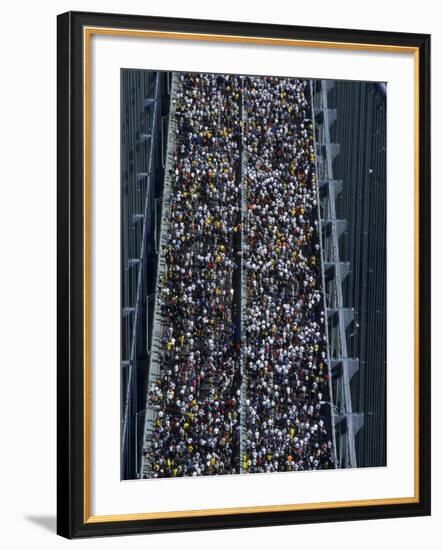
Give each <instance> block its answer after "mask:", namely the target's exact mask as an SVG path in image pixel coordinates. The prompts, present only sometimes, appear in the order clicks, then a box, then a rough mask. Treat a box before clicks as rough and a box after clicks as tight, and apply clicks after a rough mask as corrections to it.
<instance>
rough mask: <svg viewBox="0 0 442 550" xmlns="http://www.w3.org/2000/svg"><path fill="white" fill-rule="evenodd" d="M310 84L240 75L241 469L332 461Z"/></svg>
mask: <svg viewBox="0 0 442 550" xmlns="http://www.w3.org/2000/svg"><path fill="white" fill-rule="evenodd" d="M309 101H310V98H309V86H308V82H307V81H305V80H304V81H303V80H297V79H293V78H273V77H251V78H247V80H246V83H245V110H246V120H247V126H246V130H245V138H246V152H247V153H246V154H247V160H246V181H245V187H246V189H247V216H246V223H245V234H246V243H245V247H244V248H245V250H244V267H245V271H246V287H247V307H246V313H245V327H246V336H247V341H246V347H245V362H246V370H245V372H246V376H247V402H246V410H247V418H246V427H247V431H246V445H245V451H244V454H243V456H242V466H243V470H244V471H248V472H274V471H290V470H312V469H315V470H316V469H324V468H332V467H334V458H333V457H334V454H333V446H332V442H331V437H330V433H329V428H328V426H327V423H326V417H325V415H324V412H325V411H324V410H323V405H322V404H321V402H323V399H324V395H325V394H326V387H327V384H328V369H327V362H326V361H327V357H326V336H325V334H326V332H325V314H324V304H323V297H322V294H321V283H322V281H321V266H320V245H319V231H320V228H319V226H318V218H319V216H318V206H317V191H316V185H317V182H316V179H315V150H314V135H313V123H312V120H311V119H309V116H310V107H309Z"/></svg>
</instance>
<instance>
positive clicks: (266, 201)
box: [145, 73, 334, 477]
mask: <svg viewBox="0 0 442 550" xmlns="http://www.w3.org/2000/svg"><path fill="white" fill-rule="evenodd" d="M309 101H310V98H309V87H308V83H307V82H306V81H303V80H297V79H284V78H272V77H247V78H244V79H241V78H240V77H236V76H227V75H211V74H200V73H183V74H181V75H180V76H179V85H178V90H177V94H176V104H175V110H176V123H177V128H176V149H175V155H174V166H173V171H172V173H171V192H170V210H169V213H168V229H167V232H168V236H167V245H166V246H165V250H164V252H163V253H164V260H165V266H166V269H165V273H164V275H163V277H162V278H161V280H160V284H159V292H160V302H161V304H162V305H161V315H162V327H163V334H162V340H161V344H160V352H159V363H160V375H159V377H158V379H157V380H155V381H154V382H153V384H152V386H151V387H150V388H149V399H150V403H151V405H152V406H154V407H155V408H156V409H157V411H158V412H157V415H156V419H155V426H154V431H153V435H152V439H151V445H150V446H149V447H148V448H146V449H145V456H146V459H147V460H148V461H149V463H150V466H151V472H152V476H154V477H175V476H197V475H198V476H199V475H211V474H225V473H238V472H239V471H240V470H241V471H244V472H273V471H290V470H307V469H322V468H331V467H334V461H333V448H332V443H331V437H330V433H329V426H328V425H327V422H326V416H325V411H324V410H323V405H321V402H323V400H324V399H325V397H324V396H326V387H327V384H328V378H327V374H328V370H327V361H326V339H325V316H324V305H323V298H322V294H321V270H320V268H321V266H320V254H319V226H318V208H317V191H316V185H317V183H316V180H315V168H314V161H315V156H314V155H315V153H314V137H313V127H312V121H311V120H310V119H309V116H310V104H309ZM241 104H243V105H244V113H242V112H241ZM242 116H244V119H245V121H246V124H245V128H244V129H243V127H242V122H241V120H242ZM242 140H244V143H245V151H244V152H245V175H244V184H245V190H244V193H245V197H246V211H247V213H246V216H245V220H244V221H245V225H244V228H243V230H242V232H241V219H242V213H241V201H240V197H241V193H242V189H241V170H240V161H241V155H240V152H241V143H242ZM241 233H243V235H244V243H243V251H242V252H241V240H240V235H241ZM241 253H242V254H243V257H242V258H241ZM241 262H242V264H243V269H244V273H245V287H246V295H247V299H246V308H245V311H244V312H243V315H244V321H243V322H244V327H245V345H244V346H243V349H241V346H240V335H239V334H238V323H237V322H236V321H237V315H238V311H239V308H240V299H239V298H240V297H239V296H238V295H237V294H238V292H239V291H238V290H235V289H238V287H239V286H240V285H238V284H237V283H238V282H239V279H238V278H237V275H238V271H239V269H240V264H241ZM241 354H242V355H241ZM241 357H242V359H243V361H244V363H243V364H244V371H245V378H244V383H243V384H242V381H241V373H240V361H241ZM241 388H242V389H243V390H245V393H244V396H241ZM241 397H243V399H244V398H246V402H245V407H244V406H243V407H242V408H241ZM241 410H243V411H245V418H242V419H241V422H240V411H241ZM241 425H242V428H243V433H241V427H240V426H241ZM244 429H245V432H244ZM240 438H242V443H243V454H242V456H240V455H241V453H240Z"/></svg>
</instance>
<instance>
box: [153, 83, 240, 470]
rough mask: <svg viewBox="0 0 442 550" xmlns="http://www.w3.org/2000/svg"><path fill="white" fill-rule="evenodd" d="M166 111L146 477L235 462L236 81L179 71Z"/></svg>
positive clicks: (237, 397)
mask: <svg viewBox="0 0 442 550" xmlns="http://www.w3.org/2000/svg"><path fill="white" fill-rule="evenodd" d="M175 111H176V122H177V128H176V151H175V156H174V167H173V173H172V174H171V176H172V183H171V193H170V201H171V203H170V212H169V220H168V221H169V230H168V241H167V245H166V247H165V253H164V257H165V262H166V271H165V274H164V276H163V278H162V280H161V281H160V293H161V300H160V301H161V303H162V311H161V313H162V324H163V326H164V332H163V336H162V341H161V349H160V376H159V378H158V380H157V381H155V382H154V383H153V385H152V387H151V388H150V389H149V391H150V402H151V404H153V405H155V406H156V407H157V408H159V409H160V412H159V413H158V415H157V419H156V422H155V428H154V433H153V437H152V445H151V448H150V449H145V453H146V455H149V456H148V460H149V461H150V463H151V470H152V475H153V476H154V477H175V476H190V475H192V476H196V475H210V474H224V473H232V472H234V471H238V470H239V454H238V448H239V447H238V446H239V435H240V434H239V400H240V392H239V385H240V378H239V345H238V343H237V342H236V335H235V324H234V319H233V311H234V306H233V304H234V300H235V298H236V297H235V296H234V291H233V283H232V277H233V274H234V271H235V269H237V264H238V258H239V256H238V254H239V248H238V239H237V235H238V234H239V223H240V207H239V204H238V196H239V190H240V183H239V158H240V155H239V142H240V137H241V128H240V87H239V81H238V79H237V78H236V77H231V76H222V75H210V74H192V73H185V74H181V75H180V79H179V85H178V91H177V95H176V105H175Z"/></svg>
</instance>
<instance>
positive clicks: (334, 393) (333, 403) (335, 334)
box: [310, 80, 364, 468]
mask: <svg viewBox="0 0 442 550" xmlns="http://www.w3.org/2000/svg"><path fill="white" fill-rule="evenodd" d="M310 85H311V89H312V106H313V120H314V122H315V138H316V139H315V148H316V173H317V179H318V194H319V211H320V223H321V255H322V266H323V278H324V280H323V284H324V287H323V288H324V298H325V308H326V314H327V325H328V327H327V339H328V354H329V355H328V358H329V368H330V373H331V378H330V379H331V382H332V383H331V388H330V401H329V402H328V405H329V406H330V410H331V418H332V422H333V423H334V437H335V439H336V441H335V449H336V458H337V467H339V468H356V467H357V456H356V445H355V438H356V435H357V433H358V431H359V430H360V429H361V428H362V427H363V424H364V416H363V414H360V413H357V412H355V411H354V410H353V404H352V395H351V379H352V377H353V376H354V375H355V374H356V372H357V371H358V369H359V361H358V359H357V358H353V357H349V356H348V345H347V338H348V337H347V329H348V327H349V326H350V324H351V323H352V322H353V321H354V318H355V311H354V309H353V308H348V307H346V306H345V303H344V299H343V290H342V289H343V284H344V281H345V279H346V277H348V276H349V275H350V273H351V266H350V263H349V262H343V261H341V258H340V250H339V241H340V238H341V237H342V236H343V235H344V234H345V232H346V230H347V223H346V220H345V219H339V218H338V216H337V207H336V204H337V199H338V197H339V195H340V194H341V193H344V192H345V182H342V181H338V180H335V179H334V177H333V160H334V159H335V158H336V156H337V155H338V154H339V152H340V147H339V144H338V143H333V142H332V141H331V137H330V127H331V125H332V124H333V122H334V121H335V120H336V116H337V112H336V110H335V109H329V107H328V99H327V96H328V92H329V91H330V90H331V89H332V87H333V82H332V81H328V80H321V81H316V82H312V81H311V83H310Z"/></svg>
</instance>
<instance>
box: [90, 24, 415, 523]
mask: <svg viewBox="0 0 442 550" xmlns="http://www.w3.org/2000/svg"><path fill="white" fill-rule="evenodd" d="M93 34H97V35H108V36H109V35H111V36H129V37H145V38H163V39H168V38H171V39H176V40H201V41H213V42H231V43H235V42H248V43H252V44H265V45H277V46H278V45H279V46H296V47H316V48H333V49H350V50H365V51H377V52H392V53H413V54H414V56H413V57H414V225H415V227H414V229H415V230H414V235H415V237H414V281H415V285H414V336H415V342H414V344H415V346H414V349H415V351H414V495H413V496H409V497H397V498H383V499H365V500H347V501H334V502H315V503H298V504H282V505H268V506H247V507H244V506H240V507H233V508H215V509H204V510H179V511H168V512H150V513H149V512H147V513H128V514H115V515H101V516H96V515H91V513H90V501H91V498H90V497H91V485H90V38H91V36H92V35H93ZM83 68H84V74H83V77H84V81H83V84H84V86H83V100H84V224H83V228H84V266H85V267H84V288H85V291H84V346H85V348H84V380H83V382H84V384H83V388H84V411H83V417H84V430H83V431H84V453H83V456H84V466H85V467H84V495H83V496H84V498H83V504H84V507H83V512H84V514H83V515H84V523H89V524H90V523H106V522H115V521H137V520H143V519H144V520H147V519H167V518H185V517H203V516H214V515H228V514H247V513H264V512H278V511H296V510H299V511H300V510H314V509H318V510H319V509H327V508H331V509H332V508H343V507H356V506H374V505H394V504H412V503H416V502H419V325H418V312H419V269H418V267H419V266H418V262H419V225H418V223H419V211H418V204H419V48H417V47H412V46H393V45H388V44H379V45H378V44H364V43H349V42H328V41H315V40H297V39H280V38H265V37H247V36H239V35H218V34H202V33H182V32H169V31H149V30H140V29H117V28H111V27H87V26H86V27H84V28H83Z"/></svg>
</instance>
